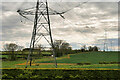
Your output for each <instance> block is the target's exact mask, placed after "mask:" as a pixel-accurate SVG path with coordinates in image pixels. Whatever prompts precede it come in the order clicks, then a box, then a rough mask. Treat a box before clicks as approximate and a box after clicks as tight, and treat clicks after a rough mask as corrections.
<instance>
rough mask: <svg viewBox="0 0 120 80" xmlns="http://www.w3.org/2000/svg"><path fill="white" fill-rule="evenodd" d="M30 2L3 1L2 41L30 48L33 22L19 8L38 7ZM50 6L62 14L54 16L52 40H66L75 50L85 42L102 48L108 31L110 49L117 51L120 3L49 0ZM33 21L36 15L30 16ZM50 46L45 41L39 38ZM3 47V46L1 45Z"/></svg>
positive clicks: (42, 42) (87, 44)
mask: <svg viewBox="0 0 120 80" xmlns="http://www.w3.org/2000/svg"><path fill="white" fill-rule="evenodd" d="M35 4H36V3H30V2H3V3H2V7H1V8H2V10H1V11H0V12H1V13H2V16H0V19H1V21H2V22H1V23H2V27H1V28H2V29H1V30H2V31H1V32H0V36H2V39H0V43H2V44H3V45H4V44H5V43H11V42H12V43H16V44H18V45H21V46H24V47H29V43H30V39H31V34H32V28H33V22H31V21H29V20H26V19H24V18H23V17H21V16H20V15H19V14H18V13H17V12H16V11H17V10H18V9H27V8H31V7H33V6H35ZM49 7H50V8H52V9H53V10H55V11H57V12H64V11H67V10H69V11H68V12H66V13H65V14H63V16H64V17H65V19H63V18H61V17H60V16H59V15H53V16H52V15H51V16H50V21H51V28H52V35H53V40H65V41H66V42H68V43H70V45H71V46H72V48H73V49H80V48H81V47H82V46H83V45H86V46H87V47H88V46H98V47H99V48H100V49H101V50H103V44H104V41H105V32H106V36H107V45H108V49H109V50H118V31H119V30H118V3H117V2H87V3H85V4H83V2H49ZM30 18H31V19H32V20H34V18H33V17H30ZM40 43H41V44H43V45H44V46H48V44H47V43H46V41H45V40H41V41H40ZM1 48H2V46H1Z"/></svg>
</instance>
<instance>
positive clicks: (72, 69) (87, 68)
mask: <svg viewBox="0 0 120 80" xmlns="http://www.w3.org/2000/svg"><path fill="white" fill-rule="evenodd" d="M0 69H41V70H50V69H60V70H120V69H108V68H100V69H99V68H0Z"/></svg>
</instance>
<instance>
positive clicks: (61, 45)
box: [54, 40, 72, 57]
mask: <svg viewBox="0 0 120 80" xmlns="http://www.w3.org/2000/svg"><path fill="white" fill-rule="evenodd" d="M54 46H55V51H56V56H57V57H59V56H62V55H64V54H68V53H70V50H71V49H72V48H71V47H70V44H69V43H67V42H65V41H63V40H55V42H54Z"/></svg>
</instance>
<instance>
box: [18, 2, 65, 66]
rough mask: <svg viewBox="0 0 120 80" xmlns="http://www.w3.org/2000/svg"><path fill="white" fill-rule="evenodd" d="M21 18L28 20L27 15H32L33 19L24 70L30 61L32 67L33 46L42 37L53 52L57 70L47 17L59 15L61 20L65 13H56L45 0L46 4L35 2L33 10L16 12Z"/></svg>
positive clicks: (48, 18)
mask: <svg viewBox="0 0 120 80" xmlns="http://www.w3.org/2000/svg"><path fill="white" fill-rule="evenodd" d="M17 12H18V13H19V14H20V15H21V16H22V17H24V18H26V19H28V20H30V19H29V18H28V17H27V15H33V16H35V17H34V21H33V22H34V27H33V32H32V38H31V42H30V53H29V54H28V58H27V63H26V66H25V68H27V65H28V62H29V60H30V66H31V65H32V54H33V50H34V48H35V45H36V44H37V43H38V42H39V41H40V39H41V38H42V37H43V38H44V39H45V40H46V41H47V42H48V43H49V44H50V46H51V47H52V51H53V57H54V60H55V66H56V68H57V61H56V57H55V54H56V53H55V49H54V44H53V39H52V32H51V26H50V17H49V15H60V16H61V17H62V18H63V19H65V18H64V16H63V15H62V14H64V13H65V12H61V13H59V12H57V11H55V10H53V9H51V8H49V7H48V3H47V0H46V2H39V0H37V4H36V7H35V8H29V9H24V10H20V9H19V10H18V11H17ZM42 28H43V29H44V32H42V31H41V29H42ZM46 36H49V39H47V37H46Z"/></svg>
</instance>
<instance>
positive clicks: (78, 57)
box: [2, 52, 119, 69]
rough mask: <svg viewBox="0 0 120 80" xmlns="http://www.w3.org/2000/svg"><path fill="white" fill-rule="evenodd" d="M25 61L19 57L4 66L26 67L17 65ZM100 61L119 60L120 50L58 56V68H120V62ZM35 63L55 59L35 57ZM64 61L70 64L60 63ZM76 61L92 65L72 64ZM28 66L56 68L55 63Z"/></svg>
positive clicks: (3, 64) (4, 62) (3, 66)
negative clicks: (119, 52)
mask: <svg viewBox="0 0 120 80" xmlns="http://www.w3.org/2000/svg"><path fill="white" fill-rule="evenodd" d="M25 62H26V60H25V59H18V60H16V61H2V68H25V65H16V64H21V63H25ZM99 62H107V63H110V62H119V61H118V52H83V53H82V52H81V53H78V54H70V58H68V55H65V56H62V57H58V58H57V63H58V68H108V69H118V68H119V64H99ZM33 63H35V64H39V63H46V64H47V63H54V59H53V58H52V57H43V58H41V59H34V60H33ZM62 63H64V64H68V63H69V64H68V65H60V64H62ZM76 63H90V65H70V64H76ZM28 68H55V65H54V64H48V65H32V66H28Z"/></svg>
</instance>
